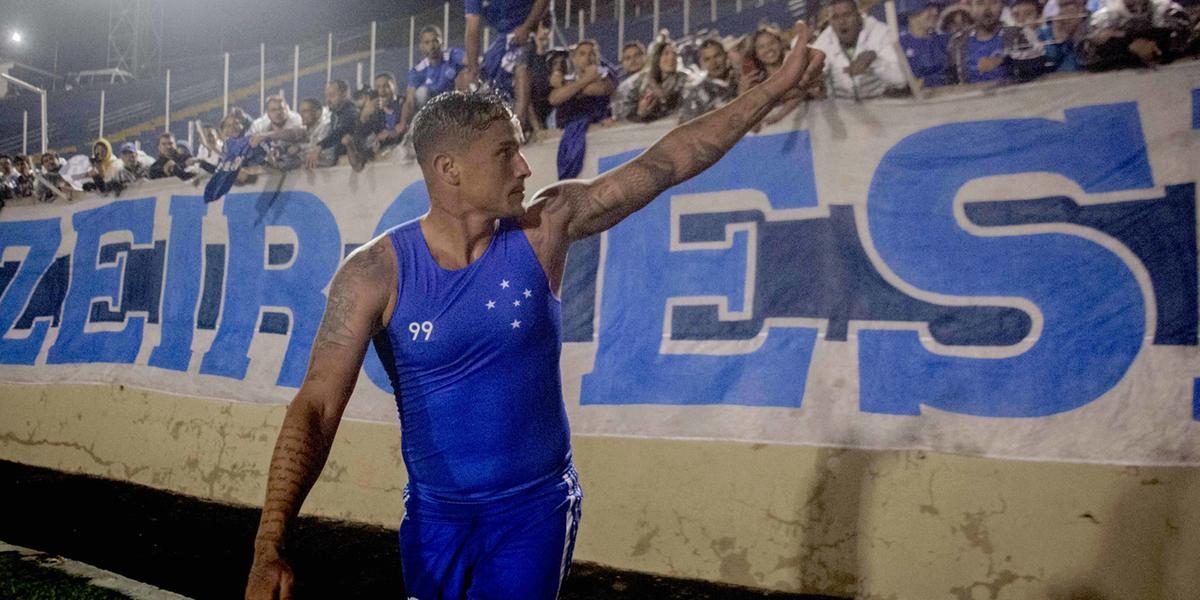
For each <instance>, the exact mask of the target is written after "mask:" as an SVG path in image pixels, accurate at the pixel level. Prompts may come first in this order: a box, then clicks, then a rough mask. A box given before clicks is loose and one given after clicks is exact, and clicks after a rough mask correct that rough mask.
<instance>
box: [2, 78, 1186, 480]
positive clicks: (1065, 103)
mask: <svg viewBox="0 0 1200 600" xmlns="http://www.w3.org/2000/svg"><path fill="white" fill-rule="evenodd" d="M1198 81H1200V64H1197V63H1191V64H1185V65H1176V66H1173V67H1170V68H1165V69H1160V70H1158V71H1145V72H1140V71H1139V72H1121V73H1113V74H1104V75H1089V76H1082V77H1074V78H1069V79H1060V80H1051V81H1043V82H1037V83H1033V84H1028V85H1025V86H1020V87H1011V88H1005V89H1000V90H997V91H993V92H986V93H985V92H976V93H973V94H968V95H960V96H956V97H953V98H944V99H935V100H932V101H925V102H917V101H909V100H896V101H890V100H881V101H874V102H868V103H862V104H855V103H852V102H842V101H825V102H819V103H813V104H811V105H810V106H808V107H807V108H802V109H801V112H800V113H798V114H797V115H796V117H795V119H794V120H793V121H792V122H791V123H784V124H780V125H777V126H775V127H773V128H767V129H765V130H764V131H762V132H761V133H758V134H755V135H752V136H750V137H748V138H747V139H745V140H743V141H742V142H741V143H739V144H738V145H737V146H736V147H735V148H734V149H733V151H731V152H730V153H729V155H728V156H726V157H725V158H724V159H723V160H722V161H721V162H719V163H718V164H717V165H715V166H714V167H713V168H712V169H710V170H709V171H707V172H705V173H703V174H701V175H700V176H698V177H696V178H695V179H693V180H692V181H689V182H686V183H684V184H682V185H680V186H678V187H676V188H674V189H672V190H670V191H669V192H668V193H666V194H664V195H663V196H662V197H660V198H659V199H657V200H656V201H655V202H654V203H653V204H651V205H650V206H648V207H647V208H646V209H644V210H643V211H641V212H639V213H638V214H636V215H634V216H632V217H630V218H629V219H627V220H626V221H625V222H623V223H621V224H620V225H618V226H617V227H615V228H614V229H613V230H611V231H609V232H607V233H605V234H603V235H601V236H597V237H595V238H592V239H590V240H584V241H582V242H580V243H578V244H576V246H574V247H573V248H572V251H571V255H570V258H569V261H568V268H567V274H566V281H565V283H564V290H563V332H564V352H563V360H562V367H563V378H564V390H565V395H566V403H567V408H568V413H569V416H570V418H571V422H572V428H573V431H574V433H576V434H584V435H630V436H650V437H665V438H702V439H714V438H716V439H738V440H751V441H761V442H782V443H804V444H821V445H837V446H854V447H869V448H925V449H933V450H940V451H947V452H960V453H967V454H977V455H988V456H1001V457H1015V458H1031V459H1042V460H1068V461H1097V462H1109V463H1130V464H1193V465H1194V464H1200V435H1197V434H1198V433H1200V400H1198V399H1197V398H1198V394H1197V388H1198V386H1200V384H1198V383H1197V381H1198V380H1197V378H1198V377H1200V362H1198V361H1197V358H1198V354H1197V345H1198V341H1197V328H1198V320H1200V310H1198V308H1197V246H1196V227H1197V225H1196V223H1197V220H1196V201H1195V198H1196V195H1195V184H1196V179H1197V173H1200V150H1198V149H1197V145H1198V144H1200V90H1197V89H1196V88H1197V87H1200V86H1198V84H1197V82H1198ZM668 129H669V124H666V123H663V124H660V125H655V126H651V127H622V128H617V129H611V130H600V131H593V132H592V133H591V134H590V135H589V148H588V159H587V164H586V165H585V168H584V172H583V174H584V176H590V175H593V174H595V173H597V172H603V171H606V170H609V169H612V168H613V167H614V166H616V165H618V164H620V163H621V162H623V161H625V160H629V159H630V158H632V157H633V156H635V155H636V154H637V153H638V152H639V151H640V150H641V149H643V148H645V147H647V146H648V145H649V144H651V143H653V141H654V140H655V139H657V138H658V137H659V136H661V135H662V134H663V133H665V132H666V131H667V130H668ZM555 150H556V148H555V147H554V146H553V144H550V145H534V146H531V147H529V148H527V149H526V150H525V154H526V156H527V158H528V159H529V161H530V163H531V164H532V165H533V167H534V171H535V173H534V176H533V178H532V179H531V180H530V181H529V182H527V188H528V189H534V188H537V187H540V186H542V185H546V184H549V183H551V182H552V178H553V176H554V166H553V165H554V156H555ZM267 179H269V181H266V182H265V183H260V184H259V185H256V186H254V187H253V188H252V189H250V188H234V190H233V192H232V193H230V194H229V195H227V196H226V197H225V199H224V200H221V201H218V202H215V203H212V204H207V205H206V204H205V203H204V202H203V199H202V197H201V195H202V190H201V189H200V188H197V187H195V186H193V185H191V184H188V183H179V182H175V183H169V182H163V181H155V182H147V183H143V184H139V185H137V186H134V187H132V188H129V189H127V190H126V191H125V193H124V194H123V196H122V197H121V198H111V197H96V196H90V197H88V198H86V199H84V200H82V201H77V202H75V203H72V204H61V203H60V204H54V205H38V206H10V207H8V208H6V209H4V210H3V212H0V248H2V251H3V255H2V261H0V290H2V293H3V295H2V296H0V330H2V331H3V332H4V335H3V338H2V339H0V381H6V382H29V383H60V382H104V383H119V384H124V385H132V386H140V387H145V388H151V389H156V390H163V391H167V392H172V393H178V394H184V395H189V396H201V397H214V398H222V399H228V400H237V401H246V402H269V403H285V402H288V401H289V400H290V399H291V397H292V396H293V395H294V393H295V391H296V388H297V387H298V386H299V384H300V381H301V379H302V377H303V374H304V369H305V366H306V363H307V360H308V353H309V349H310V346H311V343H312V339H313V336H314V335H315V332H316V328H317V325H318V323H319V321H320V316H321V312H322V309H323V307H324V301H325V296H324V292H325V288H326V286H327V285H328V282H329V280H330V278H331V277H332V275H333V272H334V270H335V269H336V268H337V265H338V262H339V260H340V258H341V257H342V256H344V255H345V254H346V253H347V252H348V251H349V250H351V249H353V247H355V246H357V245H358V244H361V243H363V242H365V241H367V240H369V239H370V238H371V237H373V236H374V235H377V234H378V233H380V232H382V231H384V230H385V229H387V228H389V227H391V226H393V225H397V224H399V223H401V222H404V221H407V220H409V219H412V218H415V217H417V216H419V215H420V214H422V213H423V212H424V211H425V210H426V208H427V207H428V196H427V193H426V191H425V189H424V185H423V183H422V182H421V179H420V172H419V170H418V169H417V168H416V166H415V165H411V164H405V163H403V162H401V161H399V160H393V161H384V162H380V163H375V164H372V165H369V166H368V168H367V169H366V170H365V171H364V172H362V173H358V174H355V173H352V172H350V171H349V169H346V168H332V169H324V170H319V171H315V172H307V171H297V172H292V173H288V174H286V175H284V176H275V177H268V178H267ZM386 379H387V378H386V376H385V375H384V373H383V370H382V368H381V367H380V366H379V365H378V361H377V359H376V358H375V357H374V352H373V351H372V353H371V356H370V357H368V364H367V365H366V367H365V368H364V373H363V375H362V376H361V377H360V381H359V385H358V388H357V390H356V392H355V395H354V398H353V399H352V401H351V404H350V407H349V409H348V412H347V415H348V416H350V417H352V418H358V419H367V420H377V421H394V420H395V418H396V417H395V415H396V408H395V405H394V401H393V399H392V397H391V395H390V392H389V391H388V390H387V387H388V385H387V381H386ZM86 401H87V399H86V398H80V402H86ZM2 402H3V400H2V399H0V403H2Z"/></svg>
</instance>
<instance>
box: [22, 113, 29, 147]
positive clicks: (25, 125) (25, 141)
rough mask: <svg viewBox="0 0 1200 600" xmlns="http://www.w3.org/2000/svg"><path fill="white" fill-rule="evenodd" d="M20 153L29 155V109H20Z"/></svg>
mask: <svg viewBox="0 0 1200 600" xmlns="http://www.w3.org/2000/svg"><path fill="white" fill-rule="evenodd" d="M21 154H24V155H25V156H29V111H27V110H23V111H21Z"/></svg>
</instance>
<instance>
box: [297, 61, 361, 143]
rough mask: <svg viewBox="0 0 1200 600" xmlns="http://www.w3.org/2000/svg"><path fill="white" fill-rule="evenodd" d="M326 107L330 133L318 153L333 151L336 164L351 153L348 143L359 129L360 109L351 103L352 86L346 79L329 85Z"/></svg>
mask: <svg viewBox="0 0 1200 600" xmlns="http://www.w3.org/2000/svg"><path fill="white" fill-rule="evenodd" d="M325 107H326V108H328V109H329V133H328V135H326V136H325V137H324V139H322V140H321V141H320V142H319V143H318V146H320V148H321V149H320V150H319V151H318V153H321V152H326V153H327V152H328V151H332V152H333V160H334V161H335V162H336V161H337V159H338V158H340V157H341V156H343V155H345V154H347V153H348V152H349V149H348V146H347V142H352V141H353V135H354V132H355V131H356V130H357V129H358V107H357V106H355V105H354V102H351V101H350V84H349V83H346V81H345V80H344V79H335V80H333V81H330V82H329V83H327V84H326V85H325ZM302 124H303V123H302ZM327 156H328V154H327Z"/></svg>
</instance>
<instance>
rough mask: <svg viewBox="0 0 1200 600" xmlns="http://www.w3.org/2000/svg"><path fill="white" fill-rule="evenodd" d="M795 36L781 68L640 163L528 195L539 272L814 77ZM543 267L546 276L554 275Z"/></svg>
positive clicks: (814, 60)
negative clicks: (531, 198)
mask: <svg viewBox="0 0 1200 600" xmlns="http://www.w3.org/2000/svg"><path fill="white" fill-rule="evenodd" d="M798 29H799V34H798V36H797V37H798V41H797V43H796V44H795V46H794V47H793V49H792V50H791V51H790V52H788V55H787V57H786V58H785V59H784V62H783V66H781V67H780V68H779V70H778V71H776V72H775V74H774V75H771V76H770V77H768V78H767V79H766V80H765V81H763V82H762V83H761V84H759V85H757V86H755V87H754V88H752V89H751V90H750V91H748V92H747V93H745V94H743V95H742V96H740V97H739V98H738V99H736V100H734V101H733V102H731V103H729V104H727V105H725V106H724V107H722V108H720V109H718V110H716V111H713V112H711V113H709V114H707V115H704V116H703V117H699V118H696V119H693V120H691V121H689V122H687V123H686V124H684V125H681V126H679V127H676V128H675V129H673V130H671V132H670V133H668V134H667V135H665V136H663V138H662V139H660V140H659V141H658V142H657V143H655V144H654V145H653V146H651V147H650V148H649V149H647V150H646V151H645V152H643V153H642V154H641V155H640V156H638V157H637V158H635V159H633V160H632V161H630V162H628V163H625V164H624V165H621V166H620V167H618V168H616V169H614V170H612V171H610V172H608V173H605V174H604V175H601V176H599V177H597V178H595V179H592V180H588V181H565V182H562V183H558V184H555V185H553V186H550V187H548V188H546V189H543V190H541V191H539V192H538V193H537V194H535V195H534V205H535V207H534V208H531V209H530V210H531V215H530V220H531V221H534V222H535V224H534V227H535V228H536V229H539V230H542V231H538V232H534V234H535V235H539V237H540V239H538V240H536V241H535V247H537V246H538V245H539V244H538V242H541V246H542V248H541V249H540V251H539V254H540V255H541V256H542V257H543V265H546V262H547V261H546V260H545V258H544V257H546V256H547V255H549V256H550V257H553V256H556V255H557V252H556V251H557V250H560V249H561V250H565V248H566V245H568V244H570V242H572V241H574V240H578V239H581V238H584V237H587V236H589V235H592V234H595V233H599V232H601V231H604V230H606V229H609V228H610V227H612V226H614V225H616V224H617V223H619V222H620V221H621V220H622V219H624V218H625V217H627V216H629V215H630V214H632V213H634V212H636V211H637V210H638V209H640V208H642V207H643V206H645V205H647V204H649V203H650V201H651V200H653V199H654V198H656V197H657V196H658V195H659V194H661V193H662V192H664V191H665V190H666V189H667V188H670V187H671V186H674V185H676V184H679V183H681V182H683V181H686V180H688V179H690V178H692V177H694V176H696V175H697V174H699V173H700V172H701V171H703V170H705V169H707V168H708V167H710V166H711V165H712V164H713V163H715V162H717V160H719V159H720V158H721V157H722V156H724V155H725V153H726V152H728V151H729V149H730V148H732V147H733V145H734V144H736V143H737V141H738V140H740V139H741V138H742V136H744V135H746V133H747V132H749V131H750V130H751V129H752V128H753V127H754V126H755V124H757V123H758V122H759V121H760V120H762V118H763V117H764V116H766V114H767V113H769V112H770V111H771V108H773V107H774V106H775V105H776V103H777V102H778V101H779V100H780V99H782V98H784V97H785V96H786V95H787V94H788V93H789V92H791V91H793V90H795V89H797V86H798V85H801V84H802V83H804V82H808V81H811V80H813V79H816V78H818V77H820V75H821V71H822V67H823V65H824V59H825V55H824V54H823V53H821V51H819V50H814V49H812V48H809V47H808V29H807V27H805V26H804V25H803V24H802V23H801V24H798ZM545 229H550V230H551V232H547V231H545ZM554 230H557V231H554ZM527 231H528V229H527ZM532 238H533V235H531V239H532ZM551 262H553V261H551ZM546 266H548V267H550V268H549V269H548V272H554V271H555V270H556V269H555V268H554V265H546ZM552 281H553V279H552Z"/></svg>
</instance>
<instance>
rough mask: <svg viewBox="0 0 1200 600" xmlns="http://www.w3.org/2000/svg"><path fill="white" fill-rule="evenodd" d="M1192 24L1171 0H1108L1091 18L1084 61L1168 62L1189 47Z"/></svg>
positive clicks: (1091, 64)
mask: <svg viewBox="0 0 1200 600" xmlns="http://www.w3.org/2000/svg"><path fill="white" fill-rule="evenodd" d="M1191 28H1192V27H1191V21H1190V19H1189V17H1188V15H1187V13H1186V12H1184V10H1183V8H1182V7H1180V6H1179V5H1178V4H1176V3H1174V2H1172V1H1171V0H1108V2H1107V4H1106V5H1105V7H1104V8H1102V9H1100V10H1098V11H1096V12H1095V13H1094V14H1092V16H1091V19H1090V20H1089V22H1088V32H1087V36H1086V38H1085V39H1084V41H1083V52H1082V57H1083V63H1084V64H1085V65H1086V66H1087V68H1089V69H1093V70H1101V69H1116V68H1123V67H1140V66H1150V65H1156V64H1162V63H1168V62H1171V61H1172V60H1175V59H1176V58H1179V57H1180V56H1181V55H1182V54H1183V52H1184V50H1185V49H1187V47H1188V45H1189V43H1190V42H1191V33H1192V32H1191Z"/></svg>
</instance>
